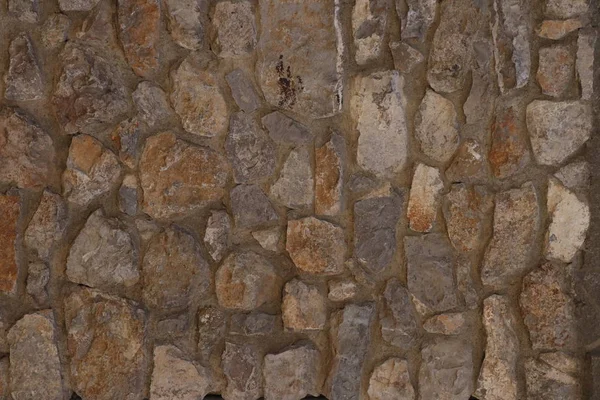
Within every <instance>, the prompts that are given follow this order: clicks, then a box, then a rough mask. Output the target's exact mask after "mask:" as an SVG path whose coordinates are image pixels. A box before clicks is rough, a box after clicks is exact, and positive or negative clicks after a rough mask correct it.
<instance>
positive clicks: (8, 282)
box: [0, 194, 21, 293]
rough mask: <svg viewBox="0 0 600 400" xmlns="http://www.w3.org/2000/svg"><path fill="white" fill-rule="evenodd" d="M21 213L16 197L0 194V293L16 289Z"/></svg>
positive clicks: (11, 291) (19, 200) (19, 201)
mask: <svg viewBox="0 0 600 400" xmlns="http://www.w3.org/2000/svg"><path fill="white" fill-rule="evenodd" d="M20 213H21V198H20V197H19V196H18V195H11V194H6V195H4V194H0V215H2V220H1V221H0V292H3V293H14V292H15V290H16V288H17V275H18V272H19V270H18V265H17V258H16V257H17V250H16V246H17V222H18V221H19V215H20Z"/></svg>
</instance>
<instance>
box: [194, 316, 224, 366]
mask: <svg viewBox="0 0 600 400" xmlns="http://www.w3.org/2000/svg"><path fill="white" fill-rule="evenodd" d="M226 328H227V316H226V315H225V313H224V312H223V311H221V310H219V309H218V308H215V307H207V308H204V309H202V310H200V312H199V313H198V352H199V353H200V356H201V357H202V358H203V360H204V361H207V360H208V359H210V356H211V355H213V354H215V353H216V351H217V348H218V347H219V346H220V344H221V343H222V341H223V338H224V337H225V331H226Z"/></svg>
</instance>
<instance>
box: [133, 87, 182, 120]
mask: <svg viewBox="0 0 600 400" xmlns="http://www.w3.org/2000/svg"><path fill="white" fill-rule="evenodd" d="M132 97H133V102H134V103H135V107H136V109H137V112H138V116H139V118H141V119H142V121H144V122H145V123H146V124H148V126H149V127H151V128H154V127H156V126H160V125H162V124H163V123H164V122H165V121H168V120H169V119H171V118H172V116H173V115H174V113H173V110H172V109H171V106H170V105H169V101H168V99H167V95H166V93H165V92H164V91H163V90H162V89H161V88H160V87H158V86H156V85H154V84H153V83H151V82H149V81H142V82H140V83H139V84H138V86H137V88H136V89H135V92H133V94H132Z"/></svg>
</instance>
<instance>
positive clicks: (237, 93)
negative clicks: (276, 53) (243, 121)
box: [219, 3, 266, 118]
mask: <svg viewBox="0 0 600 400" xmlns="http://www.w3.org/2000/svg"><path fill="white" fill-rule="evenodd" d="M219 4H220V3H219ZM225 79H226V80H227V84H228V85H229V89H230V90H231V95H232V96H233V100H235V104H237V105H238V107H239V108H240V109H241V110H242V111H244V112H246V113H248V114H250V113H253V112H254V111H256V110H257V109H258V108H259V107H260V106H261V98H260V95H259V94H258V90H257V89H256V87H255V86H254V82H252V80H251V78H250V77H249V76H248V75H247V74H246V73H245V72H244V71H242V70H241V69H239V68H238V69H234V70H233V71H231V72H230V73H228V74H227V75H225ZM263 118H266V117H263Z"/></svg>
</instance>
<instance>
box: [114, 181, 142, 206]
mask: <svg viewBox="0 0 600 400" xmlns="http://www.w3.org/2000/svg"><path fill="white" fill-rule="evenodd" d="M141 197H142V193H141V190H140V186H139V183H138V180H137V178H136V176H135V175H132V174H130V175H126V176H125V178H123V183H122V184H121V188H120V189H119V209H120V210H121V212H124V213H125V214H127V215H130V216H134V215H136V214H137V211H138V207H139V203H140V198H141Z"/></svg>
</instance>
